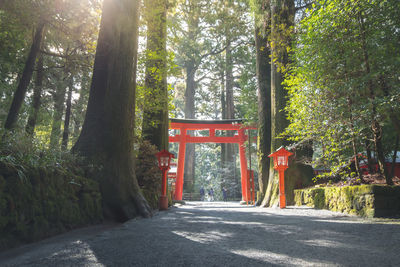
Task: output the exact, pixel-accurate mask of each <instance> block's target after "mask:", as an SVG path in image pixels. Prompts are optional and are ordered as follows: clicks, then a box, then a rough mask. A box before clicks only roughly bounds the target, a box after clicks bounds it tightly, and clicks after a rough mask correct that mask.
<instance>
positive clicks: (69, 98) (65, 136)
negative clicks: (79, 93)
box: [61, 76, 74, 150]
mask: <svg viewBox="0 0 400 267" xmlns="http://www.w3.org/2000/svg"><path fill="white" fill-rule="evenodd" d="M73 90H74V78H73V76H71V77H70V83H69V86H68V95H67V107H66V108H65V118H64V131H63V135H62V142H61V149H62V150H67V147H68V139H69V122H70V119H71V106H72V92H73Z"/></svg>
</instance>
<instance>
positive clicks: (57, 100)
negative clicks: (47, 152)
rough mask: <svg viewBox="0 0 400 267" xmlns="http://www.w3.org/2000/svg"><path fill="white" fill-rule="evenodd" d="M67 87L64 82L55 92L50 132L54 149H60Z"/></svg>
mask: <svg viewBox="0 0 400 267" xmlns="http://www.w3.org/2000/svg"><path fill="white" fill-rule="evenodd" d="M66 89H67V88H66V87H65V86H64V84H61V86H57V85H56V88H55V90H54V93H53V99H54V109H53V122H52V125H51V133H50V147H51V148H53V149H60V138H61V124H62V116H63V113H64V102H65V93H66Z"/></svg>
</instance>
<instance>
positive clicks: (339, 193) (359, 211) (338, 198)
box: [295, 185, 400, 217]
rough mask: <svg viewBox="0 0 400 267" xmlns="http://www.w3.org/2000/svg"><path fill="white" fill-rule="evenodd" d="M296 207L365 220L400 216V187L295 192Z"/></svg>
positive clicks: (316, 189) (341, 188)
mask: <svg viewBox="0 0 400 267" xmlns="http://www.w3.org/2000/svg"><path fill="white" fill-rule="evenodd" d="M295 204H296V205H298V206H300V205H307V206H311V207H315V208H317V209H329V210H332V211H339V212H345V213H349V214H356V215H360V216H364V217H397V216H400V186H383V185H359V186H345V187H320V188H308V189H301V190H295Z"/></svg>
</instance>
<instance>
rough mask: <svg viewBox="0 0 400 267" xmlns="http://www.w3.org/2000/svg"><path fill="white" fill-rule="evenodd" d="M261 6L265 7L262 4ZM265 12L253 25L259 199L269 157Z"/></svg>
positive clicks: (268, 77)
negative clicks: (259, 23)
mask: <svg viewBox="0 0 400 267" xmlns="http://www.w3.org/2000/svg"><path fill="white" fill-rule="evenodd" d="M262 8H265V6H264V5H263V6H262ZM263 12H264V13H266V21H265V24H264V25H265V26H263V28H261V27H255V41H256V74H257V85H258V88H257V89H258V90H257V97H258V138H257V147H258V186H259V192H260V200H262V199H263V197H264V193H265V191H266V190H267V185H268V177H269V165H270V162H269V157H268V155H269V154H270V153H271V62H270V54H271V53H270V47H269V44H268V36H269V34H270V23H271V21H270V19H271V18H270V16H269V13H270V9H269V6H268V8H267V10H263Z"/></svg>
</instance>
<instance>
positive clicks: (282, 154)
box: [268, 146, 293, 209]
mask: <svg viewBox="0 0 400 267" xmlns="http://www.w3.org/2000/svg"><path fill="white" fill-rule="evenodd" d="M291 155H293V153H292V152H289V151H287V150H286V149H285V148H284V147H283V146H281V147H280V148H278V150H277V151H275V152H274V153H272V154H271V155H269V156H268V157H270V158H271V157H272V158H273V159H274V169H275V170H278V172H279V207H280V208H281V209H284V208H286V195H285V170H286V169H287V168H289V160H288V159H289V156H291Z"/></svg>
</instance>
